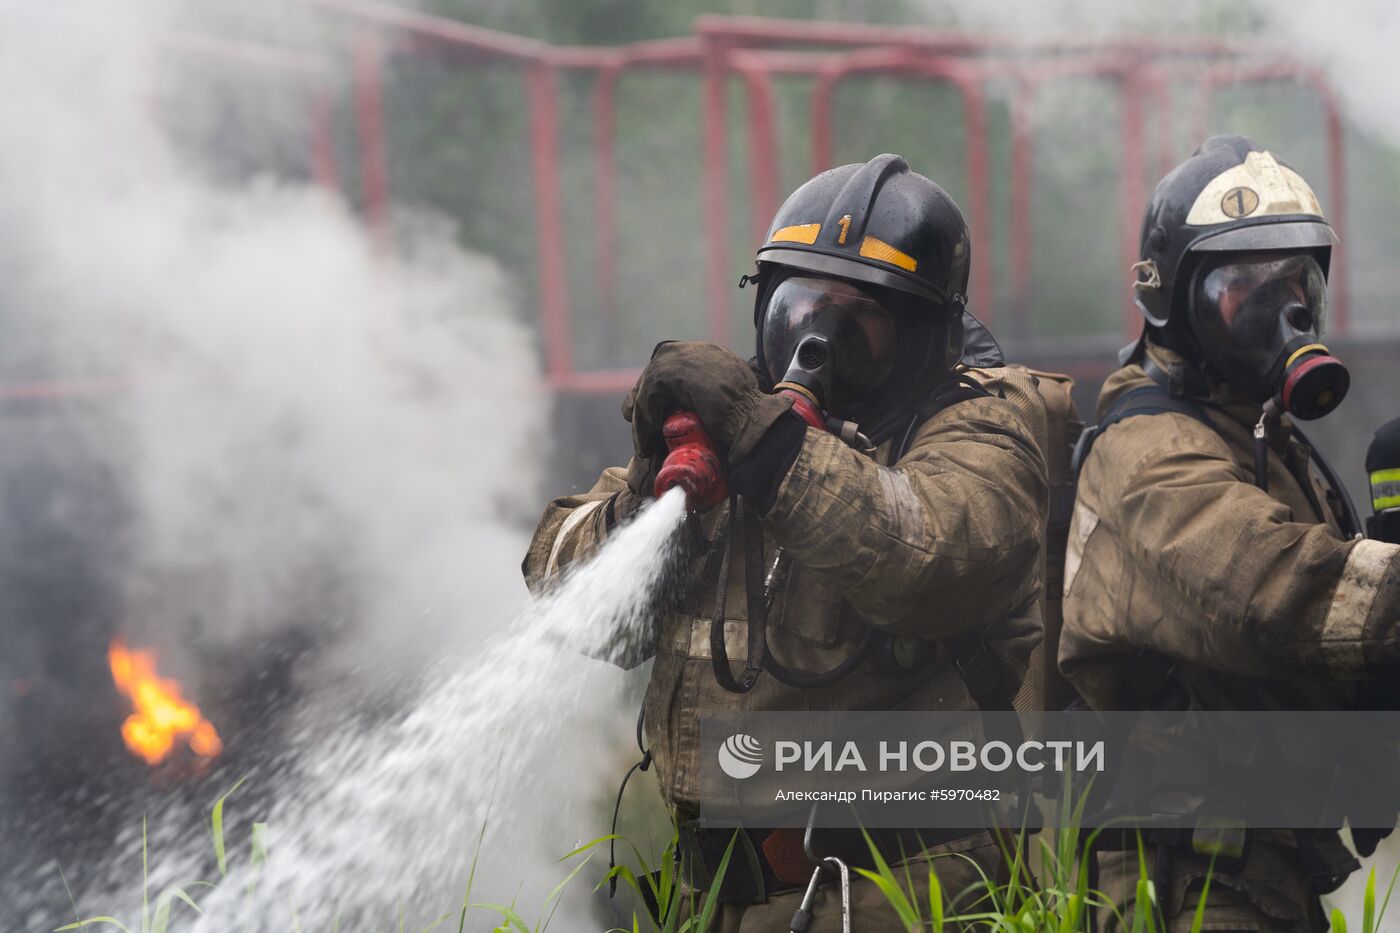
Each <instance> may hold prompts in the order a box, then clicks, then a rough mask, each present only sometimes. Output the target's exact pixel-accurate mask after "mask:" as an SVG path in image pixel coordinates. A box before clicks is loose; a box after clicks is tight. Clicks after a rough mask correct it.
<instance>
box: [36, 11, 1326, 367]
mask: <svg viewBox="0 0 1400 933" xmlns="http://www.w3.org/2000/svg"><path fill="white" fill-rule="evenodd" d="M304 2H306V3H308V4H310V5H312V6H316V7H320V8H322V9H325V10H327V11H329V12H333V13H336V14H340V15H342V16H344V17H346V18H347V20H348V21H350V23H351V24H352V26H353V29H352V32H351V38H350V43H349V45H350V51H351V64H352V75H353V90H354V101H355V108H354V112H355V120H356V136H357V142H358V148H359V164H360V187H361V195H362V201H363V206H364V211H365V215H366V218H367V221H368V223H369V224H370V226H371V228H372V229H373V230H374V231H375V236H376V239H377V240H378V241H379V242H380V243H381V244H382V245H384V246H386V247H387V245H388V237H389V221H390V190H389V153H388V147H387V142H386V136H385V128H384V67H385V63H386V61H387V59H388V57H389V56H390V55H392V54H396V53H399V52H407V53H410V54H431V55H441V56H445V57H447V58H449V59H451V60H454V61H463V62H477V61H482V60H486V61H508V62H514V63H517V64H519V65H522V66H524V67H525V68H526V69H527V87H528V94H529V100H530V110H531V113H530V140H531V150H532V152H531V157H532V158H531V171H532V176H533V180H534V188H535V221H536V226H537V233H536V236H537V246H538V258H539V294H540V302H541V316H542V324H543V331H544V347H545V364H546V375H547V379H548V382H549V384H550V385H551V386H552V387H553V388H555V389H556V390H559V391H564V392H576V393H590V392H614V391H618V390H619V389H624V388H626V387H627V386H629V385H630V383H631V381H632V379H633V378H634V376H635V372H634V371H632V370H594V371H585V372H580V371H577V370H575V369H574V368H573V363H572V354H571V347H572V329H571V321H570V307H569V301H568V295H569V290H568V285H567V278H566V276H567V269H566V261H565V247H564V238H563V237H564V234H563V216H562V209H561V192H560V187H559V156H560V153H559V135H558V106H559V104H558V80H557V78H558V71H559V70H560V69H563V68H569V69H586V70H592V71H595V72H596V73H597V80H596V85H595V111H594V118H595V126H596V131H597V132H596V140H595V156H596V164H595V196H596V198H597V203H596V213H595V219H596V250H597V262H598V290H599V296H600V299H601V304H602V308H603V312H604V315H605V318H604V320H605V326H607V327H609V328H611V327H612V326H614V323H615V322H614V321H613V320H612V314H613V310H614V305H615V303H616V301H617V265H616V263H617V259H616V249H617V231H616V226H617V213H616V197H617V185H616V139H615V133H616V104H615V90H616V85H617V82H618V80H619V79H620V78H621V76H622V74H623V73H624V72H625V71H627V70H628V69H633V68H641V67H662V68H679V69H683V70H687V71H698V72H699V74H700V76H701V80H702V82H703V85H702V101H703V105H702V125H703V130H704V151H703V166H704V167H703V178H702V187H703V191H704V197H705V231H706V241H707V260H706V270H707V279H708V291H707V303H706V307H707V321H708V327H707V329H708V332H709V335H710V336H711V338H712V339H715V340H718V341H720V342H724V343H727V342H728V341H729V338H730V337H731V336H732V319H731V315H730V296H731V294H732V293H731V292H730V288H731V286H732V283H731V281H730V279H731V275H730V257H731V248H730V247H731V244H730V235H729V185H728V175H729V165H728V145H727V144H728V139H727V131H728V92H729V79H730V77H731V76H737V77H738V78H740V79H741V80H742V81H743V84H744V87H745V91H746V95H747V101H748V120H747V123H748V127H747V128H748V137H749V140H748V142H749V147H748V171H749V176H750V203H749V223H750V226H751V228H752V229H753V231H754V237H755V239H756V240H757V239H760V238H761V237H762V236H763V235H764V232H765V231H766V227H767V224H768V219H769V217H771V215H772V213H773V212H774V210H775V209H776V206H777V203H778V198H779V190H778V178H777V165H778V158H777V155H778V153H777V138H776V133H775V130H774V126H775V122H776V112H775V104H774V95H773V85H772V77H773V75H774V74H777V73H783V74H798V75H806V76H809V77H815V78H816V83H815V85H814V87H813V91H812V141H813V143H812V145H813V154H814V162H815V163H816V166H815V167H816V168H818V169H822V168H826V167H828V165H829V163H830V160H831V107H832V97H833V95H834V91H835V87H836V85H837V84H838V83H839V82H840V81H841V80H844V79H845V78H846V77H848V76H850V75H853V74H856V73H890V74H898V75H904V76H908V77H915V78H920V79H933V80H942V81H947V82H949V83H950V84H952V85H953V86H954V87H955V88H956V89H957V91H958V92H959V94H960V96H961V98H962V100H963V106H964V119H965V125H966V132H967V160H968V166H967V170H968V180H967V183H968V192H969V194H968V201H969V203H968V208H969V223H970V226H971V227H972V235H973V252H974V254H975V255H978V256H981V257H984V258H983V259H982V261H980V262H976V263H974V264H973V282H972V285H971V289H970V291H971V292H972V302H973V307H974V309H975V310H977V311H978V312H979V313H980V314H982V315H983V316H984V317H990V316H991V312H992V303H991V279H990V274H991V264H990V263H989V262H987V261H986V258H985V257H987V256H988V255H989V252H990V250H989V249H988V244H989V242H990V235H989V234H990V230H991V217H990V204H989V197H988V192H987V186H988V178H987V157H986V156H987V132H986V114H985V95H984V93H983V90H982V84H983V83H984V82H985V81H987V80H989V79H991V78H998V77H1000V78H1010V79H1011V80H1012V81H1013V89H1014V90H1013V95H1012V101H1011V119H1012V179H1011V184H1012V193H1011V202H1012V204H1011V217H1010V225H1011V229H1010V241H1011V256H1012V289H1011V290H1012V294H1013V309H1014V311H1015V317H1014V318H1013V320H1012V322H1011V327H1012V331H1013V333H1015V334H1016V335H1017V336H1024V335H1026V334H1027V333H1028V332H1029V316H1028V315H1029V287H1030V279H1029V276H1030V270H1031V261H1032V253H1031V251H1032V246H1033V243H1032V235H1031V211H1032V184H1033V178H1032V171H1031V167H1032V165H1033V159H1032V147H1033V144H1034V140H1033V134H1032V128H1031V122H1030V112H1031V108H1032V106H1033V101H1034V95H1035V92H1036V90H1037V88H1038V86H1039V85H1040V84H1041V83H1043V82H1044V81H1046V80H1049V79H1052V78H1060V77H1068V76H1073V75H1098V76H1101V77H1112V78H1116V79H1117V81H1118V83H1119V85H1120V88H1121V92H1122V95H1123V117H1122V119H1123V140H1124V142H1123V166H1124V170H1123V175H1122V179H1121V192H1120V203H1121V223H1122V230H1121V232H1120V236H1121V237H1122V241H1123V250H1124V262H1123V266H1124V269H1126V268H1127V266H1128V265H1130V264H1131V262H1132V261H1133V260H1134V259H1136V254H1137V246H1136V241H1137V226H1138V223H1139V218H1140V215H1141V210H1142V204H1143V201H1144V199H1145V187H1144V182H1145V175H1146V172H1147V162H1146V146H1147V123H1148V117H1147V112H1146V109H1145V106H1146V100H1147V99H1150V101H1151V103H1152V105H1153V113H1152V118H1151V119H1152V122H1153V124H1154V126H1155V127H1157V132H1156V137H1157V144H1158V145H1157V150H1158V159H1157V165H1156V167H1155V171H1156V172H1157V173H1159V174H1160V173H1164V172H1165V171H1166V169H1167V168H1169V167H1170V165H1171V164H1172V162H1173V157H1172V151H1171V144H1172V133H1171V127H1170V111H1171V107H1170V101H1171V95H1170V88H1169V85H1168V82H1167V79H1166V78H1165V77H1164V76H1163V75H1162V74H1161V72H1160V71H1159V70H1157V68H1155V67H1154V66H1153V65H1152V64H1150V63H1147V62H1145V61H1144V57H1145V56H1149V55H1152V56H1162V55H1187V54H1189V55H1193V56H1211V57H1217V58H1218V57H1239V56H1250V57H1253V58H1257V56H1259V54H1260V51H1261V50H1260V49H1259V48H1257V47H1249V46H1244V45H1240V44H1237V43H1233V42H1229V41H1226V40H1219V39H1199V38H1190V39H1164V38H1140V37H1139V38H1133V37H1130V38H1120V39H1114V40H1103V41H1100V40H1093V41H1083V42H1064V41H1051V42H1018V41H1014V40H1008V39H1000V38H987V37H971V36H968V35H965V34H960V33H949V32H939V31H934V30H917V29H915V30H910V29H905V28H895V27H877V26H866V25H860V24H850V23H841V24H835V23H818V22H802V21H789V20H772V19H762V18H756V17H710V16H705V17H701V18H700V19H698V20H697V21H696V25H695V35H694V36H690V37H682V38H678V39H664V40H655V41H650V42H640V43H634V44H632V45H628V46H623V47H620V48H616V49H603V48H574V47H556V46H550V45H547V44H545V43H543V42H539V41H536V40H532V39H526V38H522V37H519V36H513V35H509V34H505V33H499V32H495V31H493V30H489V29H484V28H481V27H476V26H470V25H467V24H464V23H460V22H457V21H453V20H447V19H442V18H439V17H435V16H432V15H429V14H424V13H419V12H416V11H412V10H407V9H404V8H402V7H398V6H392V5H389V4H384V3H379V2H376V0H304ZM182 38H183V39H184V41H183V42H182V44H183V45H185V46H186V47H188V48H194V49H196V50H198V49H199V47H200V42H199V40H198V39H197V38H196V39H194V40H190V39H189V38H188V37H182ZM388 40H392V41H388ZM792 44H803V45H823V46H833V47H836V51H835V52H832V51H826V52H810V51H781V50H774V48H773V47H774V46H783V45H792ZM869 46H875V47H874V48H868V47H869ZM245 47H246V48H245ZM249 50H252V51H256V49H254V48H253V46H252V45H251V44H247V43H241V44H240V51H241V52H243V53H244V54H246V53H247V52H248V51H249ZM841 50H845V51H841ZM270 51H271V52H274V53H276V52H280V50H275V49H270ZM1011 53H1015V54H1017V55H1020V56H1027V55H1030V56H1044V58H1039V59H1033V60H1030V61H1027V60H1026V59H1025V58H1020V59H1013V58H1010V57H1009V55H1010V54H1011ZM1068 56H1080V57H1079V58H1069V57H1068ZM1281 59H1283V57H1282V56H1276V57H1275V58H1274V59H1273V61H1272V62H1271V63H1270V64H1266V65H1246V66H1241V65H1240V64H1238V63H1233V62H1226V63H1220V62H1207V63H1205V65H1204V66H1203V67H1202V66H1201V65H1200V63H1199V62H1193V63H1192V66H1193V68H1194V69H1195V70H1194V71H1193V72H1192V74H1191V75H1190V76H1191V77H1194V78H1196V79H1197V80H1198V92H1197V105H1196V128H1197V130H1198V132H1197V133H1196V135H1197V136H1198V137H1200V136H1202V135H1203V129H1204V122H1205V116H1206V114H1207V112H1208V106H1209V100H1210V97H1211V95H1212V94H1214V93H1215V92H1216V91H1217V90H1218V89H1219V87H1221V86H1222V85H1225V84H1229V83H1236V82H1241V81H1266V80H1288V79H1294V80H1297V79H1301V80H1304V81H1307V82H1309V83H1311V84H1312V85H1313V86H1314V87H1316V88H1317V90H1318V91H1319V93H1320V94H1321V95H1322V99H1323V106H1324V110H1325V113H1326V120H1327V127H1328V159H1329V180H1330V184H1331V198H1332V202H1333V205H1332V211H1331V217H1332V221H1333V225H1334V226H1335V227H1336V228H1337V229H1338V230H1344V228H1345V219H1346V204H1345V194H1346V189H1345V157H1344V151H1343V146H1344V139H1343V129H1342V116H1341V110H1340V107H1339V104H1338V102H1337V99H1336V96H1335V94H1334V93H1333V92H1332V90H1331V88H1330V86H1329V85H1328V84H1327V82H1326V80H1325V79H1324V78H1323V76H1322V75H1321V74H1320V73H1319V72H1317V71H1315V70H1311V69H1305V68H1302V67H1300V66H1297V65H1294V64H1291V63H1288V62H1287V61H1286V60H1281ZM289 60H290V59H289ZM311 106H312V111H311V121H310V122H311V134H312V135H311V140H310V149H311V165H312V174H313V178H314V179H315V180H316V181H317V183H318V184H320V185H323V186H326V187H338V183H339V171H338V168H337V166H336V163H335V152H334V146H333V140H332V126H331V108H330V103H329V99H328V97H327V96H326V94H325V91H324V90H323V89H322V90H320V91H319V92H318V93H317V94H316V96H315V97H313V100H312V105H311ZM1339 266H1340V263H1339V262H1338V260H1337V259H1335V258H1334V260H1333V271H1332V275H1331V281H1332V286H1331V288H1332V301H1333V307H1334V309H1335V310H1334V321H1335V330H1337V331H1338V332H1344V331H1345V329H1346V325H1347V305H1346V299H1347V293H1346V283H1345V276H1344V275H1342V274H1341V273H1340V272H1339V271H1338V270H1339ZM1125 274H1126V273H1125ZM1123 320H1124V328H1125V331H1128V332H1135V331H1136V329H1137V327H1138V326H1139V319H1138V317H1137V315H1136V313H1135V312H1134V311H1133V310H1132V309H1131V307H1130V306H1125V309H1124V319H1123ZM22 388H23V387H18V388H15V389H12V390H8V391H11V392H13V391H19V390H20V389H22ZM46 393H47V390H46Z"/></svg>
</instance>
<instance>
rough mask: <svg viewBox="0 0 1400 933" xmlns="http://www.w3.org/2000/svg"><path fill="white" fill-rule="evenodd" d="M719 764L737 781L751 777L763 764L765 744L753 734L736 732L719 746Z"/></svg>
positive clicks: (721, 768)
mask: <svg viewBox="0 0 1400 933" xmlns="http://www.w3.org/2000/svg"><path fill="white" fill-rule="evenodd" d="M719 766H720V770H722V771H723V772H724V773H725V774H727V775H729V776H730V777H732V778H734V779H735V780H736V781H742V780H744V779H745V778H751V777H753V776H754V775H755V774H757V773H758V769H759V768H760V767H762V766H763V745H762V744H761V743H760V742H759V741H758V739H756V738H754V737H753V736H751V735H745V734H744V733H742V732H738V733H735V734H734V735H731V736H730V737H729V738H727V739H725V740H724V744H723V745H721V746H720V747H719Z"/></svg>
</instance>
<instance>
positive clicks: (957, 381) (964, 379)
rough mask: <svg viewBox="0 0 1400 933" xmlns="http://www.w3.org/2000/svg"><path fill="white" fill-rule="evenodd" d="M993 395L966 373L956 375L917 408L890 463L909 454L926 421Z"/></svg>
mask: <svg viewBox="0 0 1400 933" xmlns="http://www.w3.org/2000/svg"><path fill="white" fill-rule="evenodd" d="M991 394H992V393H991V392H988V391H987V389H986V387H985V386H983V385H982V384H981V383H980V382H978V381H977V380H976V379H973V378H972V377H971V376H969V375H967V374H966V373H954V374H953V375H952V376H951V377H950V378H949V379H948V381H947V382H945V383H943V384H942V385H940V386H939V387H938V388H936V389H934V390H933V393H932V394H930V395H929V397H928V398H926V399H924V400H923V401H922V402H920V403H919V404H918V405H917V406H915V408H914V413H913V414H912V415H910V417H909V426H908V427H906V428H905V429H904V434H903V436H902V437H901V438H900V441H899V446H897V447H896V448H895V449H894V451H893V456H892V457H891V458H890V462H891V463H893V462H894V461H896V460H898V459H899V458H900V457H902V456H904V455H905V454H907V453H908V452H909V447H910V445H911V444H913V443H914V435H915V434H917V433H918V431H919V428H920V427H921V426H922V425H923V423H924V422H925V421H928V420H929V419H930V418H932V417H933V416H934V415H936V414H938V413H939V412H942V411H946V410H947V409H949V408H952V407H953V406H954V405H957V404H958V403H959V402H967V401H971V400H972V399H975V398H989V397H991Z"/></svg>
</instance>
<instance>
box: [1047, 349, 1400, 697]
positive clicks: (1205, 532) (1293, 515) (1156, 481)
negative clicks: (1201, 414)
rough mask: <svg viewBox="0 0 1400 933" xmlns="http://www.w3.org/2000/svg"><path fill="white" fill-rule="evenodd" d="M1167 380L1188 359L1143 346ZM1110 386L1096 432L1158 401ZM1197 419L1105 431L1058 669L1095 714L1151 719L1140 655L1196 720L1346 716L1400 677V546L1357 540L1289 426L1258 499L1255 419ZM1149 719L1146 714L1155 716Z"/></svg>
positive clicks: (1126, 377) (1131, 383) (1217, 414)
mask: <svg viewBox="0 0 1400 933" xmlns="http://www.w3.org/2000/svg"><path fill="white" fill-rule="evenodd" d="M1148 352H1149V353H1150V354H1151V355H1152V359H1153V360H1154V362H1156V363H1157V365H1159V366H1161V367H1162V369H1164V370H1166V369H1168V368H1169V367H1170V366H1171V365H1172V364H1173V363H1177V362H1180V357H1177V356H1175V355H1174V354H1172V353H1170V352H1169V351H1166V350H1164V349H1162V348H1160V347H1156V346H1154V345H1151V344H1149V345H1148ZM1151 381H1152V380H1151V378H1150V377H1149V376H1148V375H1147V373H1146V372H1145V371H1144V370H1143V368H1142V367H1141V366H1138V365H1130V366H1126V367H1124V368H1122V369H1120V370H1118V371H1117V372H1116V373H1114V374H1113V375H1112V376H1110V377H1109V379H1108V381H1107V382H1106V383H1105V384H1104V387H1103V391H1102V393H1101V394H1100V396H1099V416H1100V417H1102V416H1103V415H1104V414H1105V413H1106V412H1107V410H1108V409H1109V407H1110V406H1111V405H1112V404H1113V402H1114V401H1116V400H1117V399H1118V398H1119V397H1121V396H1122V395H1123V394H1125V393H1127V392H1129V391H1131V390H1133V389H1136V388H1140V387H1142V386H1146V385H1150V384H1151ZM1203 407H1204V408H1205V410H1206V413H1207V414H1208V416H1209V417H1210V418H1211V420H1212V422H1213V424H1214V428H1215V429H1214V430H1212V429H1211V428H1210V427H1207V426H1206V425H1204V424H1202V423H1200V422H1199V421H1197V420H1195V419H1193V418H1191V417H1188V416H1186V415H1181V414H1176V413H1164V414H1153V415H1139V416H1135V417H1131V418H1127V419H1124V420H1123V421H1120V422H1118V423H1117V424H1115V425H1112V426H1110V427H1109V428H1108V429H1107V430H1106V431H1104V432H1103V434H1102V435H1100V436H1099V437H1098V438H1097V439H1096V440H1095V442H1094V446H1093V449H1092V450H1091V451H1090V454H1089V456H1088V458H1087V460H1086V462H1085V463H1084V464H1083V467H1082V470H1081V473H1080V477H1079V487H1078V498H1077V501H1076V505H1075V513H1074V519H1073V522H1072V524H1071V526H1070V532H1069V546H1068V552H1067V556H1066V563H1065V587H1064V593H1065V596H1064V632H1063V635H1062V636H1061V641H1060V652H1059V664H1060V670H1061V671H1062V672H1063V673H1064V674H1065V676H1066V677H1067V678H1068V679H1069V680H1070V681H1071V682H1072V683H1073V684H1074V686H1075V687H1076V688H1077V689H1078V690H1079V692H1080V694H1081V695H1082V696H1083V697H1084V699H1085V700H1086V701H1087V702H1088V703H1089V704H1090V705H1091V706H1093V707H1094V708H1096V709H1115V708H1129V709H1131V708H1141V706H1140V705H1139V704H1141V703H1143V702H1144V698H1143V697H1142V693H1143V692H1144V690H1145V689H1148V688H1149V687H1150V689H1156V688H1157V686H1158V684H1157V681H1156V679H1155V677H1156V676H1157V675H1156V673H1155V672H1154V673H1153V674H1152V675H1151V676H1144V674H1143V671H1142V670H1141V668H1140V667H1139V666H1138V665H1140V664H1142V663H1144V655H1142V653H1141V651H1140V649H1150V650H1151V651H1153V652H1157V653H1158V655H1157V656H1158V657H1159V658H1160V657H1165V658H1166V659H1167V661H1168V662H1174V666H1172V664H1171V663H1167V664H1165V665H1164V666H1162V667H1157V668H1156V669H1155V671H1161V670H1163V669H1165V670H1168V671H1170V674H1169V675H1168V679H1169V680H1171V681H1173V684H1172V686H1173V687H1174V688H1175V689H1179V690H1184V691H1185V692H1186V699H1187V700H1188V701H1189V702H1191V703H1193V704H1195V705H1196V706H1197V708H1201V709H1281V710H1287V709H1336V708H1344V707H1345V706H1346V705H1348V704H1349V703H1350V701H1351V697H1352V695H1353V692H1354V689H1355V683H1356V681H1358V680H1360V679H1363V678H1365V677H1367V676H1369V675H1372V674H1377V673H1381V672H1384V671H1390V672H1394V671H1395V670H1396V667H1397V661H1400V546H1396V545H1393V544H1384V543H1381V542H1377V541H1358V540H1347V539H1345V538H1344V537H1343V535H1342V531H1341V527H1340V525H1339V523H1338V515H1339V514H1340V511H1339V510H1338V509H1337V507H1336V506H1334V505H1332V504H1330V503H1329V501H1328V495H1329V493H1328V490H1327V489H1326V487H1325V484H1324V483H1323V482H1322V481H1321V480H1320V479H1319V478H1318V477H1317V475H1316V469H1315V468H1313V467H1311V466H1310V464H1309V456H1308V455H1309V451H1308V449H1307V447H1306V446H1305V445H1304V444H1303V443H1302V442H1301V441H1300V440H1299V439H1298V438H1297V436H1296V435H1295V434H1293V433H1292V427H1291V423H1290V422H1289V420H1288V418H1287V417H1286V416H1285V417H1284V419H1283V426H1282V429H1281V430H1279V431H1277V432H1275V436H1274V439H1273V448H1272V450H1271V451H1270V453H1269V457H1268V469H1269V484H1268V485H1269V491H1268V492H1264V491H1262V490H1260V489H1259V488H1258V487H1257V486H1255V484H1254V436H1253V427H1254V424H1255V423H1256V422H1257V421H1258V420H1259V415H1260V411H1261V408H1260V406H1259V405H1257V404H1254V403H1252V402H1250V401H1247V400H1244V399H1241V398H1240V397H1239V396H1237V395H1232V394H1228V393H1226V392H1217V393H1216V394H1213V395H1212V396H1211V397H1210V398H1209V399H1207V400H1206V404H1205V405H1204V406H1203ZM1148 705H1150V703H1148Z"/></svg>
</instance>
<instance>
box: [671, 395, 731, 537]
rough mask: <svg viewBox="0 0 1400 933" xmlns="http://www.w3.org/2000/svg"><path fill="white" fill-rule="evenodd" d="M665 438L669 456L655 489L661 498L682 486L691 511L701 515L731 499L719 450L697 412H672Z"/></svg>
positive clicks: (686, 504) (687, 505) (688, 509)
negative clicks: (702, 512) (701, 512)
mask: <svg viewBox="0 0 1400 933" xmlns="http://www.w3.org/2000/svg"><path fill="white" fill-rule="evenodd" d="M661 436H662V437H663V438H665V440H666V449H667V450H668V451H669V453H667V454H666V459H665V461H663V462H662V464H661V469H660V470H659V471H658V472H657V474H656V483H655V484H654V486H653V487H652V491H653V493H654V494H655V495H656V497H657V498H658V499H659V498H661V497H662V496H664V495H665V494H666V493H667V492H670V491H671V489H673V488H674V487H676V486H679V487H681V489H683V490H685V507H686V509H687V511H691V512H699V511H702V510H704V509H708V508H710V507H711V506H715V505H719V504H720V503H721V502H723V501H724V500H725V499H727V498H729V482H728V480H727V479H726V478H725V475H724V465H723V461H722V460H721V459H720V455H719V448H718V447H717V446H716V445H715V441H714V438H712V437H710V432H709V431H706V430H705V426H704V425H703V424H701V423H700V417H699V416H698V415H696V414H695V412H693V411H674V412H671V414H670V415H668V416H667V417H666V421H665V422H664V423H663V424H662V425H661Z"/></svg>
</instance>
